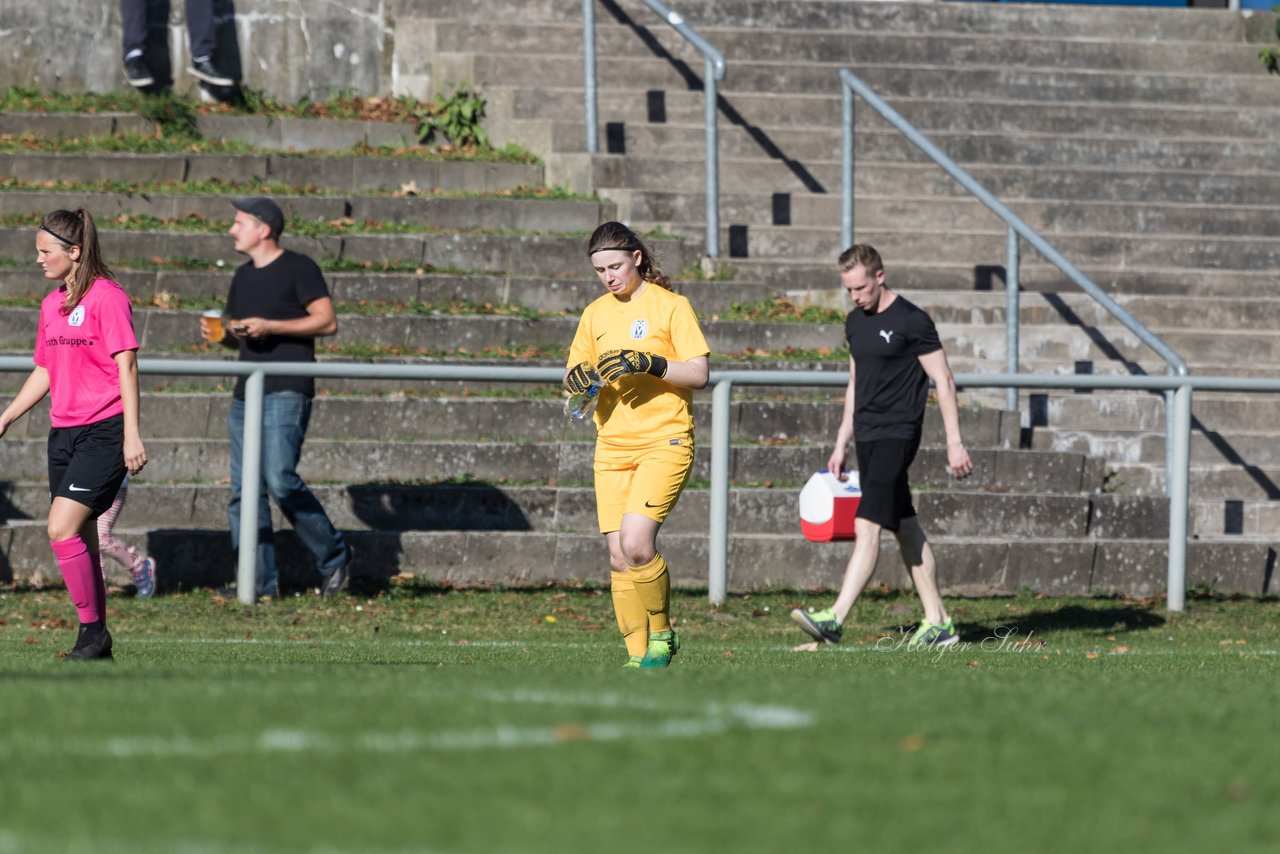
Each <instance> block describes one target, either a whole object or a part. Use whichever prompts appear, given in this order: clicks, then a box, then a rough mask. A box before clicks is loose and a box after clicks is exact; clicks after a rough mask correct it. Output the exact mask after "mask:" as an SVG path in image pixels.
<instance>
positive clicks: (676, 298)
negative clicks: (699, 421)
mask: <svg viewBox="0 0 1280 854" xmlns="http://www.w3.org/2000/svg"><path fill="white" fill-rule="evenodd" d="M609 350H641V351H643V352H645V353H653V354H655V355H658V356H663V357H664V358H666V359H668V360H669V361H673V362H687V361H689V360H690V359H696V358H697V357H698V356H707V355H710V354H711V348H709V347H708V346H707V339H706V338H705V337H704V336H703V334H702V328H701V327H700V326H698V318H697V317H696V316H694V313H693V306H691V305H690V304H689V300H687V299H686V298H684V297H682V296H680V295H679V294H673V293H672V292H671V291H669V290H667V289H666V288H664V287H662V286H660V285H655V284H653V283H652V282H647V283H646V284H645V286H644V288H643V289H642V290H640V292H639V293H638V294H637V295H635V296H633V297H632V298H631V299H630V300H629V301H627V302H623V301H622V300H620V299H618V298H617V297H615V296H614V295H613V294H605V295H603V296H602V297H600V298H599V299H597V300H595V301H594V302H592V303H591V304H590V305H588V306H587V307H586V308H585V309H584V310H583V312H582V317H581V319H580V320H579V321H578V331H577V333H576V334H575V335H574V336H573V344H572V345H571V346H570V347H569V364H568V367H569V368H572V367H573V366H574V365H577V364H579V363H581V362H588V363H590V364H592V365H595V364H596V363H597V362H599V361H600V357H601V356H602V355H603V354H604V353H606V352H608V351H609ZM595 422H596V431H597V433H596V437H597V441H599V442H601V443H604V444H608V445H612V446H615V447H619V448H642V447H646V446H649V445H654V444H661V443H666V442H669V441H670V440H672V439H681V440H684V441H691V440H692V438H693V390H692V389H687V388H680V387H679V386H674V385H671V384H670V383H668V382H667V381H665V380H662V379H659V378H658V377H655V376H651V375H650V374H629V375H627V376H624V377H622V378H621V379H619V380H618V381H617V382H616V383H614V384H613V385H606V386H605V387H604V388H603V389H602V390H601V391H600V403H599V405H597V406H596V411H595Z"/></svg>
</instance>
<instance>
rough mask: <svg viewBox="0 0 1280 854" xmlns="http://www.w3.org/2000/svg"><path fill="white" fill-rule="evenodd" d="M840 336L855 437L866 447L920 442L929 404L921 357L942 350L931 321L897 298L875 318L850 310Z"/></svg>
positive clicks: (927, 386)
mask: <svg viewBox="0 0 1280 854" xmlns="http://www.w3.org/2000/svg"><path fill="white" fill-rule="evenodd" d="M844 334H845V338H846V340H847V341H848V342H849V354H850V355H851V356H853V366H854V373H855V376H854V389H853V391H854V397H853V404H854V408H853V435H854V437H855V438H856V439H858V441H861V442H870V441H874V440H876V439H913V438H915V437H916V436H919V435H920V430H921V426H922V425H923V423H924V406H925V402H926V401H927V400H928V398H929V377H928V375H927V374H925V372H924V368H922V367H921V366H920V357H921V356H926V355H928V354H929V353H934V352H936V351H938V350H941V349H942V342H941V341H939V340H938V330H937V328H935V327H934V325H933V321H932V320H931V319H930V318H929V315H927V314H925V313H924V311H923V310H922V309H920V308H919V307H917V306H915V305H912V304H911V303H910V302H908V301H907V300H905V299H903V298H902V297H901V296H899V297H898V298H897V299H895V300H894V301H893V302H892V303H890V304H889V307H888V308H886V309H885V310H884V311H882V312H880V313H879V314H868V313H866V312H864V311H863V310H862V309H860V308H854V310H853V311H851V312H849V315H848V317H846V318H845V321H844Z"/></svg>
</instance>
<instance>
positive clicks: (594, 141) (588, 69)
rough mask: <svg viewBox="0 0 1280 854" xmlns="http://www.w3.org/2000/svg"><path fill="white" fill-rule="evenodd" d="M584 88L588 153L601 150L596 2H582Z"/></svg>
mask: <svg viewBox="0 0 1280 854" xmlns="http://www.w3.org/2000/svg"><path fill="white" fill-rule="evenodd" d="M582 66H583V68H582V88H583V90H584V92H585V95H586V99H587V103H586V122H587V153H588V154H595V153H596V152H597V151H599V149H600V142H599V128H598V125H599V121H598V120H597V118H596V0H582Z"/></svg>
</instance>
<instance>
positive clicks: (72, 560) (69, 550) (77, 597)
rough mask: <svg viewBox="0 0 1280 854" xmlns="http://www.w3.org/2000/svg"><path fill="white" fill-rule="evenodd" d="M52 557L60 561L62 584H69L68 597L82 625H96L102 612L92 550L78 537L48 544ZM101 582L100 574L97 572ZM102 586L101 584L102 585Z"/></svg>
mask: <svg viewBox="0 0 1280 854" xmlns="http://www.w3.org/2000/svg"><path fill="white" fill-rule="evenodd" d="M49 548H51V549H53V556H54V557H56V558H57V559H58V569H59V570H61V571H62V580H63V581H64V582H66V585H67V593H68V594H69V595H70V596H71V602H72V604H74V605H75V606H76V613H77V614H79V615H80V622H82V623H96V622H97V621H98V620H100V619H102V616H103V611H101V610H99V608H98V596H97V593H96V589H95V586H94V581H93V576H94V574H95V573H94V569H93V559H92V558H91V557H90V556H89V547H88V546H86V545H85V543H84V540H82V539H80V536H79V535H76V536H74V537H70V538H68V539H65V540H58V541H57V542H51V543H49ZM97 575H98V578H99V579H101V577H102V573H101V571H99V572H97ZM99 583H101V581H99Z"/></svg>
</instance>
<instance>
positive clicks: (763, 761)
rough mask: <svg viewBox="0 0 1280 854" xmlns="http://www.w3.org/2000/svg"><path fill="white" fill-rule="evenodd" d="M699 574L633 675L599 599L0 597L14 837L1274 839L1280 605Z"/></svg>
mask: <svg viewBox="0 0 1280 854" xmlns="http://www.w3.org/2000/svg"><path fill="white" fill-rule="evenodd" d="M826 598H827V597H825V596H823V597H809V596H806V595H804V594H800V593H779V594H771V595H763V596H753V597H749V598H742V597H738V598H734V599H732V600H731V601H730V602H729V603H728V605H727V606H726V607H725V608H724V609H723V610H721V611H719V612H715V611H712V610H711V609H710V608H708V607H707V605H706V603H705V599H704V598H702V597H699V596H695V595H680V596H679V597H678V600H677V602H676V608H675V611H676V616H677V617H678V619H679V620H680V631H681V633H682V636H683V638H684V641H685V648H684V650H683V651H682V652H681V654H680V655H679V656H678V657H677V659H676V663H675V665H674V666H673V667H672V668H671V669H670V670H668V671H665V672H657V673H653V672H636V671H623V670H621V669H620V668H619V667H618V665H620V664H621V663H622V661H623V651H622V647H621V644H620V641H619V640H618V637H617V633H616V630H615V628H614V626H613V619H612V614H611V609H610V605H609V598H608V596H607V594H602V593H601V592H600V591H593V590H555V589H548V590H539V591H529V592H502V591H496V592H494V591H491V592H463V591H440V590H436V591H433V590H395V591H392V592H390V593H388V594H385V595H382V596H379V597H376V598H355V597H348V598H344V599H340V600H338V601H336V602H330V601H322V600H319V599H317V598H315V597H300V598H290V599H286V600H284V601H280V602H275V603H269V604H265V605H262V606H258V607H256V608H254V609H251V610H247V609H245V608H243V607H241V606H239V605H237V604H236V603H235V602H234V601H230V602H228V601H225V600H222V599H220V598H216V597H214V596H213V595H212V594H210V593H203V592H197V593H192V594H188V595H181V596H173V597H167V598H160V599H156V600H151V601H138V600H130V599H113V600H112V605H111V625H112V629H113V633H114V634H115V636H116V662H115V663H114V664H107V663H102V664H88V665H77V664H73V663H70V662H63V661H60V660H59V659H58V651H59V650H62V649H65V648H67V647H68V646H69V644H70V641H71V636H72V634H73V627H72V626H71V625H70V624H69V623H68V619H69V618H71V619H73V618H74V612H73V611H72V609H71V608H70V606H69V604H68V603H67V601H66V599H65V594H63V593H62V592H60V591H57V592H53V591H49V592H22V591H8V592H0V721H2V729H0V769H3V773H2V775H0V852H61V851H75V852H208V854H218V853H219V852H259V851H261V852H267V851H298V852H302V851H306V852H331V851H359V852H407V851H432V852H450V851H558V852H565V851H570V852H572V851H610V852H632V851H634V852H659V851H804V852H808V851H815V852H816V851H832V850H844V851H856V852H862V851H909V850H938V851H945V852H949V853H953V852H967V851H983V852H1005V851H1009V852H1012V851H1019V852H1056V851H1062V852H1110V851H1126V852H1127V851H1152V852H1171V851H1179V852H1180V851H1188V852H1190V851H1210V850H1213V851H1221V850H1231V851H1274V850H1276V845H1277V840H1280V808H1277V804H1278V803H1280V773H1277V771H1276V767H1277V765H1278V764H1280V762H1278V760H1280V749H1277V746H1276V745H1277V739H1276V731H1275V730H1276V723H1275V710H1276V709H1277V708H1280V687H1278V686H1280V680H1277V675H1280V674H1278V673H1277V670H1278V664H1280V661H1278V657H1277V655H1276V650H1277V648H1280V619H1278V618H1280V605H1278V604H1277V603H1276V602H1275V601H1274V600H1270V601H1256V600H1250V601H1222V600H1217V599H1211V598H1193V599H1192V600H1191V601H1190V602H1189V603H1188V609H1187V611H1186V613H1184V614H1180V615H1174V616H1173V617H1172V618H1169V619H1166V615H1165V613H1164V611H1163V607H1162V603H1160V602H1139V601H1132V600H1122V599H1082V600H1043V599H1036V598H1032V597H1030V596H1023V597H1017V598H1013V599H990V600H955V601H953V602H952V603H951V604H952V610H953V614H954V616H955V617H956V618H957V622H958V623H959V624H960V626H961V628H962V631H963V633H964V639H965V640H964V642H963V643H962V644H961V645H960V646H959V648H953V649H952V651H950V652H946V653H943V654H938V653H928V654H916V653H909V652H907V651H905V649H903V648H902V647H901V646H900V645H899V644H898V642H897V639H898V638H899V637H900V635H899V634H898V626H900V625H902V624H907V625H910V624H911V623H912V622H913V621H914V619H915V613H916V609H915V605H914V602H913V600H912V599H910V598H908V597H902V596H896V595H890V594H874V595H871V596H869V597H867V598H864V600H863V602H861V603H859V606H858V608H857V609H855V612H854V620H856V623H850V624H847V625H846V642H845V644H843V645H841V646H839V647H827V648H823V649H819V650H816V651H793V648H794V647H796V646H798V645H800V644H801V643H802V642H803V641H804V640H806V638H805V637H804V636H802V635H801V634H800V633H799V632H798V631H797V630H796V629H794V627H792V625H791V623H790V621H789V620H787V616H786V614H787V610H788V609H789V608H791V607H793V606H795V605H799V604H814V605H825V604H827V602H826Z"/></svg>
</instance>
